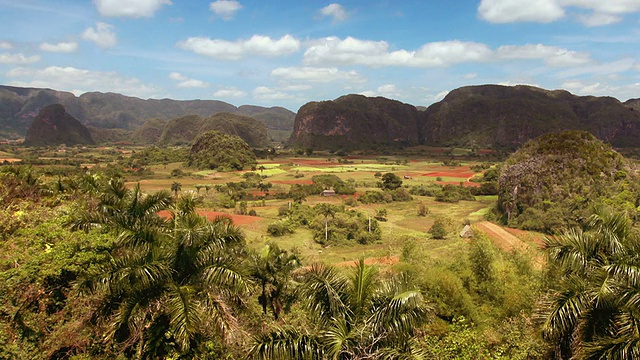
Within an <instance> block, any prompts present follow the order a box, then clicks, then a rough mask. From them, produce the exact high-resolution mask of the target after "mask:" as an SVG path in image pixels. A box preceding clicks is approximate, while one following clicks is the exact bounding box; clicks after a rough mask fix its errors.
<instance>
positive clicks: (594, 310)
mask: <svg viewBox="0 0 640 360" xmlns="http://www.w3.org/2000/svg"><path fill="white" fill-rule="evenodd" d="M546 247H547V254H548V257H549V262H550V263H551V265H552V266H553V267H554V268H553V269H552V271H553V274H554V277H557V280H556V281H554V282H553V283H552V286H553V287H552V289H551V291H550V292H549V293H548V296H547V298H546V301H545V305H546V306H545V307H544V310H543V316H544V318H545V322H544V324H543V333H544V336H545V338H546V339H547V340H548V341H549V342H550V343H551V344H552V345H553V353H554V355H555V356H556V357H558V358H562V359H569V358H577V359H637V358H639V357H640V332H639V331H638V323H639V322H640V296H639V294H640V271H639V270H640V260H639V257H638V255H639V254H640V237H639V236H638V233H637V232H636V231H634V230H633V229H632V228H631V223H630V221H629V219H628V218H627V217H626V216H625V215H624V214H615V213H611V212H608V211H606V210H602V209H600V210H599V211H598V212H597V213H596V214H594V215H593V216H591V218H590V219H589V226H588V228H587V230H586V231H583V230H581V229H572V230H567V231H565V232H564V233H563V234H562V235H560V236H558V237H554V238H549V239H547V241H546Z"/></svg>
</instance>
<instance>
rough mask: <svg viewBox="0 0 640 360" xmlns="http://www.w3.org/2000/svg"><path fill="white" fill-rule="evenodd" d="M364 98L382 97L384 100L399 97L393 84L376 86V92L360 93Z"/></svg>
mask: <svg viewBox="0 0 640 360" xmlns="http://www.w3.org/2000/svg"><path fill="white" fill-rule="evenodd" d="M360 94H361V95H364V96H384V97H386V98H395V97H399V96H401V94H400V92H399V91H398V88H397V87H396V86H395V85H394V84H384V85H381V86H378V88H377V89H376V90H368V91H363V92H361V93H360Z"/></svg>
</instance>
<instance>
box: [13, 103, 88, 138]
mask: <svg viewBox="0 0 640 360" xmlns="http://www.w3.org/2000/svg"><path fill="white" fill-rule="evenodd" d="M93 143H94V142H93V139H92V138H91V134H90V133H89V130H88V129H87V128H86V127H85V126H84V125H82V124H81V123H80V121H78V120H77V119H76V118H74V117H73V116H71V115H69V114H68V113H67V112H66V110H65V108H64V106H62V105H60V104H53V105H49V106H46V107H44V108H43V109H42V110H40V112H39V113H38V115H37V116H36V118H35V119H34V121H33V123H32V124H31V126H30V127H29V129H28V130H27V136H26V138H25V145H28V146H52V145H53V146H55V145H60V144H66V145H79V144H80V145H81V144H85V145H90V144H93Z"/></svg>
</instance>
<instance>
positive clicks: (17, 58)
mask: <svg viewBox="0 0 640 360" xmlns="http://www.w3.org/2000/svg"><path fill="white" fill-rule="evenodd" d="M38 61H40V56H38V55H33V56H24V55H23V54H7V53H5V54H0V64H22V65H24V64H33V63H35V62H38Z"/></svg>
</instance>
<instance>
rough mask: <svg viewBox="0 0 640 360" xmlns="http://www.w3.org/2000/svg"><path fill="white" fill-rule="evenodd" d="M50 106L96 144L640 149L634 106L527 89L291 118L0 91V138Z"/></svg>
mask: <svg viewBox="0 0 640 360" xmlns="http://www.w3.org/2000/svg"><path fill="white" fill-rule="evenodd" d="M51 104H61V105H63V106H64V108H65V109H66V111H67V113H68V114H69V115H70V116H72V117H73V118H75V119H77V120H78V121H80V122H81V123H82V124H83V125H84V126H86V127H87V128H88V129H89V131H90V133H91V137H92V139H93V141H95V142H96V143H105V142H106V143H108V142H118V141H126V142H131V143H134V144H159V145H175V144H188V143H190V142H192V141H193V139H195V137H196V136H197V135H198V134H199V133H201V132H204V131H208V130H217V131H222V132H225V133H229V134H234V135H238V136H240V137H242V138H243V139H244V140H245V141H246V142H247V143H249V144H250V145H251V146H254V147H263V146H266V145H267V144H268V141H269V140H275V141H286V142H287V143H288V145H289V146H291V147H294V148H313V149H330V150H339V149H345V150H346V149H376V148H380V147H388V146H391V147H404V146H415V145H428V146H445V147H452V146H455V147H467V148H469V147H470V148H493V149H505V150H513V149H516V148H518V147H519V146H520V145H522V144H524V143H525V142H526V141H528V140H530V139H533V138H536V137H538V136H540V135H542V134H546V133H553V132H558V131H561V130H585V131H588V132H590V133H592V134H593V135H595V136H596V137H597V138H599V139H601V140H604V141H606V142H608V143H610V144H611V145H613V146H614V147H618V148H623V147H640V99H631V100H628V101H627V102H625V103H622V102H620V101H619V100H617V99H615V98H612V97H595V96H577V95H574V94H571V93H569V92H567V91H564V90H545V89H541V88H537V87H533V86H525V85H518V86H501V85H477V86H466V87H461V88H458V89H455V90H452V91H451V92H450V93H449V94H448V95H447V96H445V97H444V99H443V100H442V101H439V102H437V103H434V104H432V105H431V106H429V107H421V106H418V107H416V106H414V105H411V104H405V103H402V102H400V101H396V100H391V99H387V98H384V97H365V96H363V95H345V96H342V97H339V98H337V99H335V100H329V101H319V102H316V101H314V102H309V103H307V104H305V105H303V106H302V107H301V108H300V109H299V111H298V113H297V114H296V113H293V112H291V111H289V110H287V109H285V108H282V107H271V108H265V107H260V106H252V105H243V106H240V107H236V106H234V105H231V104H228V103H225V102H222V101H216V100H190V101H179V100H171V99H161V100H156V99H148V100H143V99H138V98H135V97H128V96H124V95H120V94H114V93H98V92H91V93H86V94H83V95H80V96H75V95H74V94H72V93H69V92H62V91H56V90H51V89H36V88H19V87H11V86H0V137H7V138H20V137H23V136H24V135H25V134H26V132H27V128H28V127H29V126H30V125H31V124H32V123H33V122H34V119H35V117H36V115H37V114H38V112H39V111H40V110H41V109H42V108H44V107H45V106H47V105H51Z"/></svg>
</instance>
